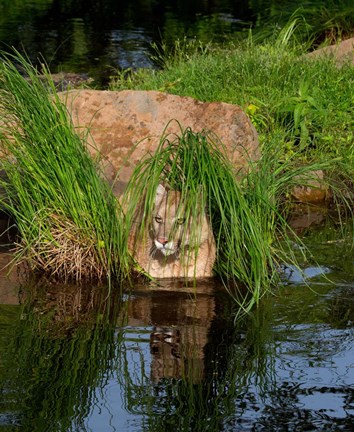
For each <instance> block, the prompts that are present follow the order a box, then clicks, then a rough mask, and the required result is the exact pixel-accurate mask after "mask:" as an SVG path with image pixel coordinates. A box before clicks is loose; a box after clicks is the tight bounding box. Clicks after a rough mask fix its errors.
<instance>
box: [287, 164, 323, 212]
mask: <svg viewBox="0 0 354 432" xmlns="http://www.w3.org/2000/svg"><path fill="white" fill-rule="evenodd" d="M298 182H299V185H298V186H295V187H294V188H293V190H292V191H291V195H292V197H293V199H294V200H295V201H297V202H301V203H313V204H315V203H320V202H323V201H325V199H326V198H327V197H328V193H329V190H328V186H327V185H326V184H325V182H324V173H323V171H322V170H317V171H312V172H309V173H308V174H307V175H303V176H299V177H298Z"/></svg>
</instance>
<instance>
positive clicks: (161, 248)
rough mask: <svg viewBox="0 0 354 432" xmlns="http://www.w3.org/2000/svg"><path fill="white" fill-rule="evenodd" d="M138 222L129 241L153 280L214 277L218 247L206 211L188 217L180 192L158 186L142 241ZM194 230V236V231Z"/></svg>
mask: <svg viewBox="0 0 354 432" xmlns="http://www.w3.org/2000/svg"><path fill="white" fill-rule="evenodd" d="M139 222H141V221H139V220H137V221H136V222H135V227H134V228H133V230H132V233H131V235H130V239H129V247H130V250H131V251H132V253H133V255H134V258H135V259H136V261H137V262H138V264H139V265H140V266H141V267H142V269H143V270H144V271H146V272H147V273H149V274H150V276H152V277H154V278H175V277H182V278H205V277H211V276H212V269H213V265H214V261H215V255H216V246H215V239H214V235H213V232H212V229H211V226H210V222H209V220H208V218H207V215H206V214H205V212H204V210H203V211H201V212H200V214H198V215H197V216H196V217H194V218H192V217H190V218H188V219H187V218H186V217H185V214H184V209H183V206H182V205H181V193H180V192H178V191H174V190H170V191H167V190H166V189H165V188H164V187H163V186H162V185H159V186H158V187H157V191H156V198H155V206H154V210H153V213H152V220H151V221H150V224H149V225H148V227H147V230H146V233H145V234H144V235H143V237H142V238H141V239H139V238H138V237H137V234H136V233H137V227H138V226H139V225H140V223H139ZM192 230H193V235H192V233H191V231H192Z"/></svg>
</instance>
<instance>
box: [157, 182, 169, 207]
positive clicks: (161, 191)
mask: <svg viewBox="0 0 354 432" xmlns="http://www.w3.org/2000/svg"><path fill="white" fill-rule="evenodd" d="M166 193H167V190H166V188H165V187H164V186H163V185H162V184H159V185H158V186H157V189H156V198H155V204H156V205H157V204H158V203H160V202H161V200H162V198H163V197H164V196H165V195H166Z"/></svg>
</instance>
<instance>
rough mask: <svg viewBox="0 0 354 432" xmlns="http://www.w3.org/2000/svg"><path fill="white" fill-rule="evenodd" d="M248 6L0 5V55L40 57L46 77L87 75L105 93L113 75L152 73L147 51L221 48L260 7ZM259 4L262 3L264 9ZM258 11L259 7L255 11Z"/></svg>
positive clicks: (77, 1)
mask: <svg viewBox="0 0 354 432" xmlns="http://www.w3.org/2000/svg"><path fill="white" fill-rule="evenodd" d="M248 3H249V2H248V1H247V0H241V1H238V2H234V1H231V0H228V1H225V0H222V1H220V0H214V1H213V2H205V1H202V0H198V1H193V2H191V1H188V0H181V1H178V2H175V1H172V2H166V1H163V0H155V1H149V0H139V1H138V2H136V1H133V0H125V1H116V0H105V1H102V0H85V1H84V0H37V1H36V0H22V1H0V41H1V43H0V48H1V49H5V50H8V49H9V47H10V46H14V47H16V48H17V49H19V50H21V51H22V50H25V51H26V53H27V54H28V56H29V57H30V59H31V61H33V62H34V63H40V61H38V58H40V57H41V56H43V57H44V58H45V60H46V61H47V62H48V63H49V66H50V68H51V71H52V72H58V71H65V72H77V73H88V74H89V75H90V77H91V78H93V79H94V80H95V84H96V85H100V86H102V85H105V84H107V81H108V80H109V77H110V76H111V75H113V74H114V71H115V70H116V69H121V68H123V69H125V68H137V67H154V66H155V65H154V63H153V62H152V60H151V55H152V54H153V53H154V52H153V50H152V48H151V43H152V42H156V43H158V44H159V43H160V42H161V41H162V40H163V41H164V42H166V43H167V44H169V45H173V43H174V41H175V40H177V39H183V38H184V37H188V38H198V39H200V40H202V41H204V42H209V41H210V40H214V41H215V42H220V41H223V40H224V39H225V37H229V36H230V35H233V34H234V33H235V32H237V31H239V30H241V29H242V28H243V26H244V24H245V23H247V27H248V26H249V24H250V23H251V22H252V21H254V20H255V19H256V16H257V13H258V12H257V9H258V8H259V9H261V10H263V9H265V8H266V7H265V5H264V4H262V5H257V3H255V4H253V5H252V4H251V3H254V2H250V4H251V5H249V4H248ZM262 3H264V2H262ZM261 6H262V7H261Z"/></svg>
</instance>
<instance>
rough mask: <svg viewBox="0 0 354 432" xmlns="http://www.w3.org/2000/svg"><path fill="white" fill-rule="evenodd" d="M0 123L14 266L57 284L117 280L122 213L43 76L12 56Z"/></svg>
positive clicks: (3, 79) (1, 81) (3, 67)
mask: <svg viewBox="0 0 354 432" xmlns="http://www.w3.org/2000/svg"><path fill="white" fill-rule="evenodd" d="M0 118H1V120H0V146H1V153H2V155H3V156H2V158H1V168H2V169H3V170H5V171H6V175H7V179H6V180H4V181H3V187H4V188H5V191H6V194H5V198H4V197H3V199H2V205H3V206H4V208H5V209H6V211H7V212H8V213H9V214H10V215H11V216H12V217H13V218H14V220H15V223H16V225H17V227H18V230H19V238H20V241H19V244H18V246H17V259H22V258H23V259H26V261H27V262H28V263H30V266H31V267H32V268H33V269H38V270H41V271H45V272H47V273H49V274H52V275H53V276H57V277H59V278H61V279H76V280H81V279H86V278H89V279H102V278H106V277H109V276H111V275H112V274H118V273H119V274H121V275H122V274H124V273H125V272H126V271H127V268H128V265H129V264H128V254H127V252H126V251H125V245H126V241H125V240H124V238H125V231H124V229H123V223H122V222H123V216H122V213H121V209H120V207H119V206H118V204H117V201H116V199H115V197H114V195H113V193H112V191H111V190H110V188H109V186H108V184H107V183H106V182H105V181H104V179H103V177H102V176H101V175H100V171H99V167H98V166H97V165H96V164H95V163H94V162H93V160H92V159H91V157H90V156H89V152H88V148H87V142H86V138H85V137H81V136H79V135H78V133H77V132H76V131H75V129H74V126H73V125H72V123H71V121H70V118H69V116H68V113H67V110H66V107H65V105H64V104H63V103H62V102H61V100H60V99H59V97H58V95H57V93H56V91H55V87H54V84H53V82H52V80H51V79H50V77H49V75H48V74H46V76H45V79H42V78H40V77H39V75H38V73H37V71H36V70H35V69H34V67H33V66H32V65H31V64H30V63H29V62H28V61H27V59H26V58H25V57H23V56H21V55H20V54H19V53H17V52H15V53H14V54H13V55H6V54H3V60H2V62H1V64H0Z"/></svg>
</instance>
